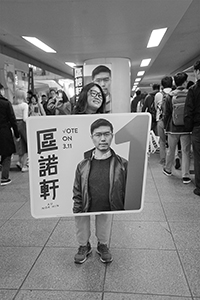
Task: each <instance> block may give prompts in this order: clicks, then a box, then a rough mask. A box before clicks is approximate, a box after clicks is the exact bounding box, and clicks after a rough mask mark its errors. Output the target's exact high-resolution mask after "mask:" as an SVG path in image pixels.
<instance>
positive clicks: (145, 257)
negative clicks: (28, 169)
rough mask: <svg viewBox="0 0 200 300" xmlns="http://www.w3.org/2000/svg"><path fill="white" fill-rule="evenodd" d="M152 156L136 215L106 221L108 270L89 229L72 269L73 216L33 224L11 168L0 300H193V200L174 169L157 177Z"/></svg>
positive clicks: (197, 203)
mask: <svg viewBox="0 0 200 300" xmlns="http://www.w3.org/2000/svg"><path fill="white" fill-rule="evenodd" d="M158 156H159V155H158V154H153V155H151V157H150V158H149V163H148V172H147V184H146V197H145V202H144V209H143V211H142V212H141V213H137V214H131V213H130V214H123V215H122V214H121V215H119V214H118V215H114V217H113V223H112V231H111V236H110V248H111V251H112V254H113V258H114V260H113V262H112V263H111V264H110V265H104V264H102V263H101V262H100V260H99V257H98V255H97V253H96V251H95V246H96V239H95V236H94V231H93V233H92V239H91V242H92V246H93V247H94V249H93V253H92V255H91V256H90V257H89V258H88V260H87V261H86V262H85V263H84V264H83V265H76V264H74V262H73V258H74V254H75V252H76V251H77V243H76V239H75V226H74V219H73V218H61V219H48V220H47V219H45V220H41V219H40V220H38V219H37V220H36V219H34V218H33V217H32V216H31V214H30V208H29V184H28V173H20V172H19V171H17V169H15V168H14V164H13V168H12V169H11V172H10V177H11V178H12V179H13V182H12V183H11V184H10V185H8V186H5V187H0V299H1V300H79V299H80V300H131V299H134V300H140V299H141V300H169V299H172V300H186V299H188V300H189V299H195V300H197V299H200V254H199V253H200V197H198V196H195V195H194V194H193V189H194V184H193V183H190V184H188V185H184V184H183V183H182V181H181V174H180V171H176V170H173V173H174V174H175V176H172V177H167V176H165V175H163V174H162V168H161V166H160V165H159V163H158V161H159V157H158ZM192 180H193V181H194V175H192Z"/></svg>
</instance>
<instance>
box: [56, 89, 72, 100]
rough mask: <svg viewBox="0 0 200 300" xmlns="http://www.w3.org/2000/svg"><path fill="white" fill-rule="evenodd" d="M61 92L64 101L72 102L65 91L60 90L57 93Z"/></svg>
mask: <svg viewBox="0 0 200 300" xmlns="http://www.w3.org/2000/svg"><path fill="white" fill-rule="evenodd" d="M59 93H62V101H63V103H66V102H70V101H69V98H68V97H67V94H66V93H65V91H63V90H58V91H57V94H58V95H59Z"/></svg>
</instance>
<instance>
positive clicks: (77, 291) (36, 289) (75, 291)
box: [0, 288, 102, 300]
mask: <svg viewBox="0 0 200 300" xmlns="http://www.w3.org/2000/svg"><path fill="white" fill-rule="evenodd" d="M0 290H1V289H0ZM9 290H10V289H9ZM15 290H16V289H15ZM20 291H31V292H32V291H34V292H72V293H91V294H92V293H100V294H101V293H102V290H99V291H96V290H92V291H91V290H87V289H85V290H77V289H51V288H50V289H47V288H46V289H45V288H44V289H42V288H21V289H20ZM18 292H19V291H18ZM15 297H16V296H15ZM13 300H14V299H13Z"/></svg>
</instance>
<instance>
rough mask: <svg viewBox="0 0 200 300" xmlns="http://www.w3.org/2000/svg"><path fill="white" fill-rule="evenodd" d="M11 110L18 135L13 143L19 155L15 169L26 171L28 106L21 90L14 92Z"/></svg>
mask: <svg viewBox="0 0 200 300" xmlns="http://www.w3.org/2000/svg"><path fill="white" fill-rule="evenodd" d="M13 110H14V113H15V117H16V120H17V127H18V130H19V134H20V140H19V141H18V142H17V141H16V142H15V145H16V152H17V154H18V155H19V161H18V162H17V164H16V165H17V167H18V168H19V169H20V170H21V171H22V172H26V171H28V167H27V159H28V150H27V134H26V120H27V118H28V104H27V103H26V94H25V92H24V91H23V90H21V89H18V90H16V93H15V97H14V100H13Z"/></svg>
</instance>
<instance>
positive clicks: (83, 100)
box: [73, 82, 106, 114]
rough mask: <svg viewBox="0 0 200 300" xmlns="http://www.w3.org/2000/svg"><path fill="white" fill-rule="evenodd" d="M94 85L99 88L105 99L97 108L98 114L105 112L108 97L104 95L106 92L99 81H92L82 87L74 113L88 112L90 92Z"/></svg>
mask: <svg viewBox="0 0 200 300" xmlns="http://www.w3.org/2000/svg"><path fill="white" fill-rule="evenodd" d="M93 86H96V87H98V88H99V90H100V92H101V95H102V100H103V101H102V104H101V106H100V107H99V108H98V109H97V111H96V114H103V113H105V106H106V97H105V95H104V92H103V90H102V88H101V87H100V85H98V84H97V83H94V82H90V83H88V84H86V85H85V86H84V87H83V88H82V90H81V92H80V95H79V98H78V101H77V103H76V106H75V108H74V111H73V114H85V113H86V110H87V105H88V103H87V99H88V92H89V90H90V89H91V88H92V87H93Z"/></svg>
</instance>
